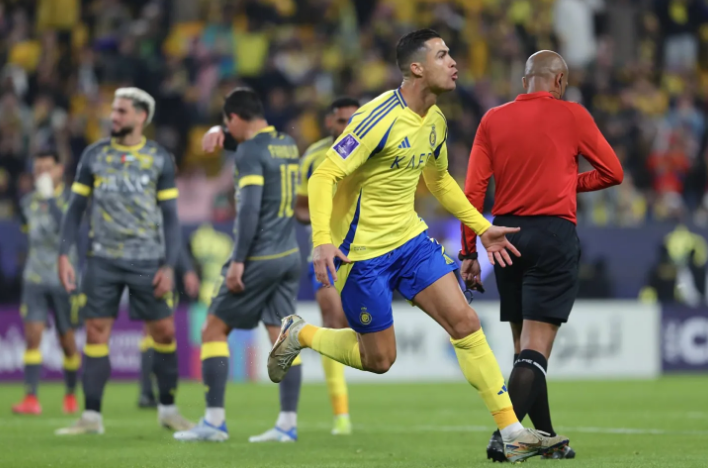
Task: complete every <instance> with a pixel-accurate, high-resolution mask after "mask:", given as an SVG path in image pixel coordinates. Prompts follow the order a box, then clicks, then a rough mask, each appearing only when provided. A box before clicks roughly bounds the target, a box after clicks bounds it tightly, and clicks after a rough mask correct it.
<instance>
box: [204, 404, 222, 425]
mask: <svg viewBox="0 0 708 468" xmlns="http://www.w3.org/2000/svg"><path fill="white" fill-rule="evenodd" d="M224 419H226V410H225V409H224V408H207V409H206V414H205V415H204V420H205V421H206V422H208V423H209V424H211V425H212V426H216V427H219V426H221V425H222V424H224Z"/></svg>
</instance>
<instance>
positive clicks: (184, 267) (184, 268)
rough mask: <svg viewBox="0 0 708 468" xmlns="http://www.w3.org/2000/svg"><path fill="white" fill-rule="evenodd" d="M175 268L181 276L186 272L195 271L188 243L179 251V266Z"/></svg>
mask: <svg viewBox="0 0 708 468" xmlns="http://www.w3.org/2000/svg"><path fill="white" fill-rule="evenodd" d="M175 270H176V271H177V274H179V276H183V275H184V274H185V273H189V272H193V271H194V264H193V263H192V258H191V255H190V254H189V249H188V248H187V246H186V245H185V246H182V248H181V249H180V251H179V257H178V258H177V266H176V267H175Z"/></svg>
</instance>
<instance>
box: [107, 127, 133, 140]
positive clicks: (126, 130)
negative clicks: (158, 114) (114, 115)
mask: <svg viewBox="0 0 708 468" xmlns="http://www.w3.org/2000/svg"><path fill="white" fill-rule="evenodd" d="M133 128H134V127H127V126H126V127H122V128H119V129H118V130H111V136H112V137H113V138H123V137H124V136H126V135H130V134H131V133H133Z"/></svg>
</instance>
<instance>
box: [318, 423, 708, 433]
mask: <svg viewBox="0 0 708 468" xmlns="http://www.w3.org/2000/svg"><path fill="white" fill-rule="evenodd" d="M304 427H305V428H306V429H307V428H317V429H320V428H321V429H327V428H329V427H330V426H329V425H325V424H313V425H309V424H308V425H305V426H304ZM354 429H355V430H357V429H361V430H362V431H365V432H398V433H404V434H405V433H419V432H489V433H491V432H493V431H494V430H495V429H496V428H494V427H492V426H431V425H425V426H385V425H368V424H355V425H354ZM560 429H561V430H562V432H567V433H573V432H575V433H581V434H582V433H585V434H625V435H697V436H708V431H691V430H681V431H672V430H664V429H637V428H628V427H561V428H560Z"/></svg>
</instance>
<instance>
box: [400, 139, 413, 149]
mask: <svg viewBox="0 0 708 468" xmlns="http://www.w3.org/2000/svg"><path fill="white" fill-rule="evenodd" d="M398 147H399V148H410V147H411V144H410V142H409V141H408V137H405V138H404V139H403V141H402V142H401V144H400V145H398Z"/></svg>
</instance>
